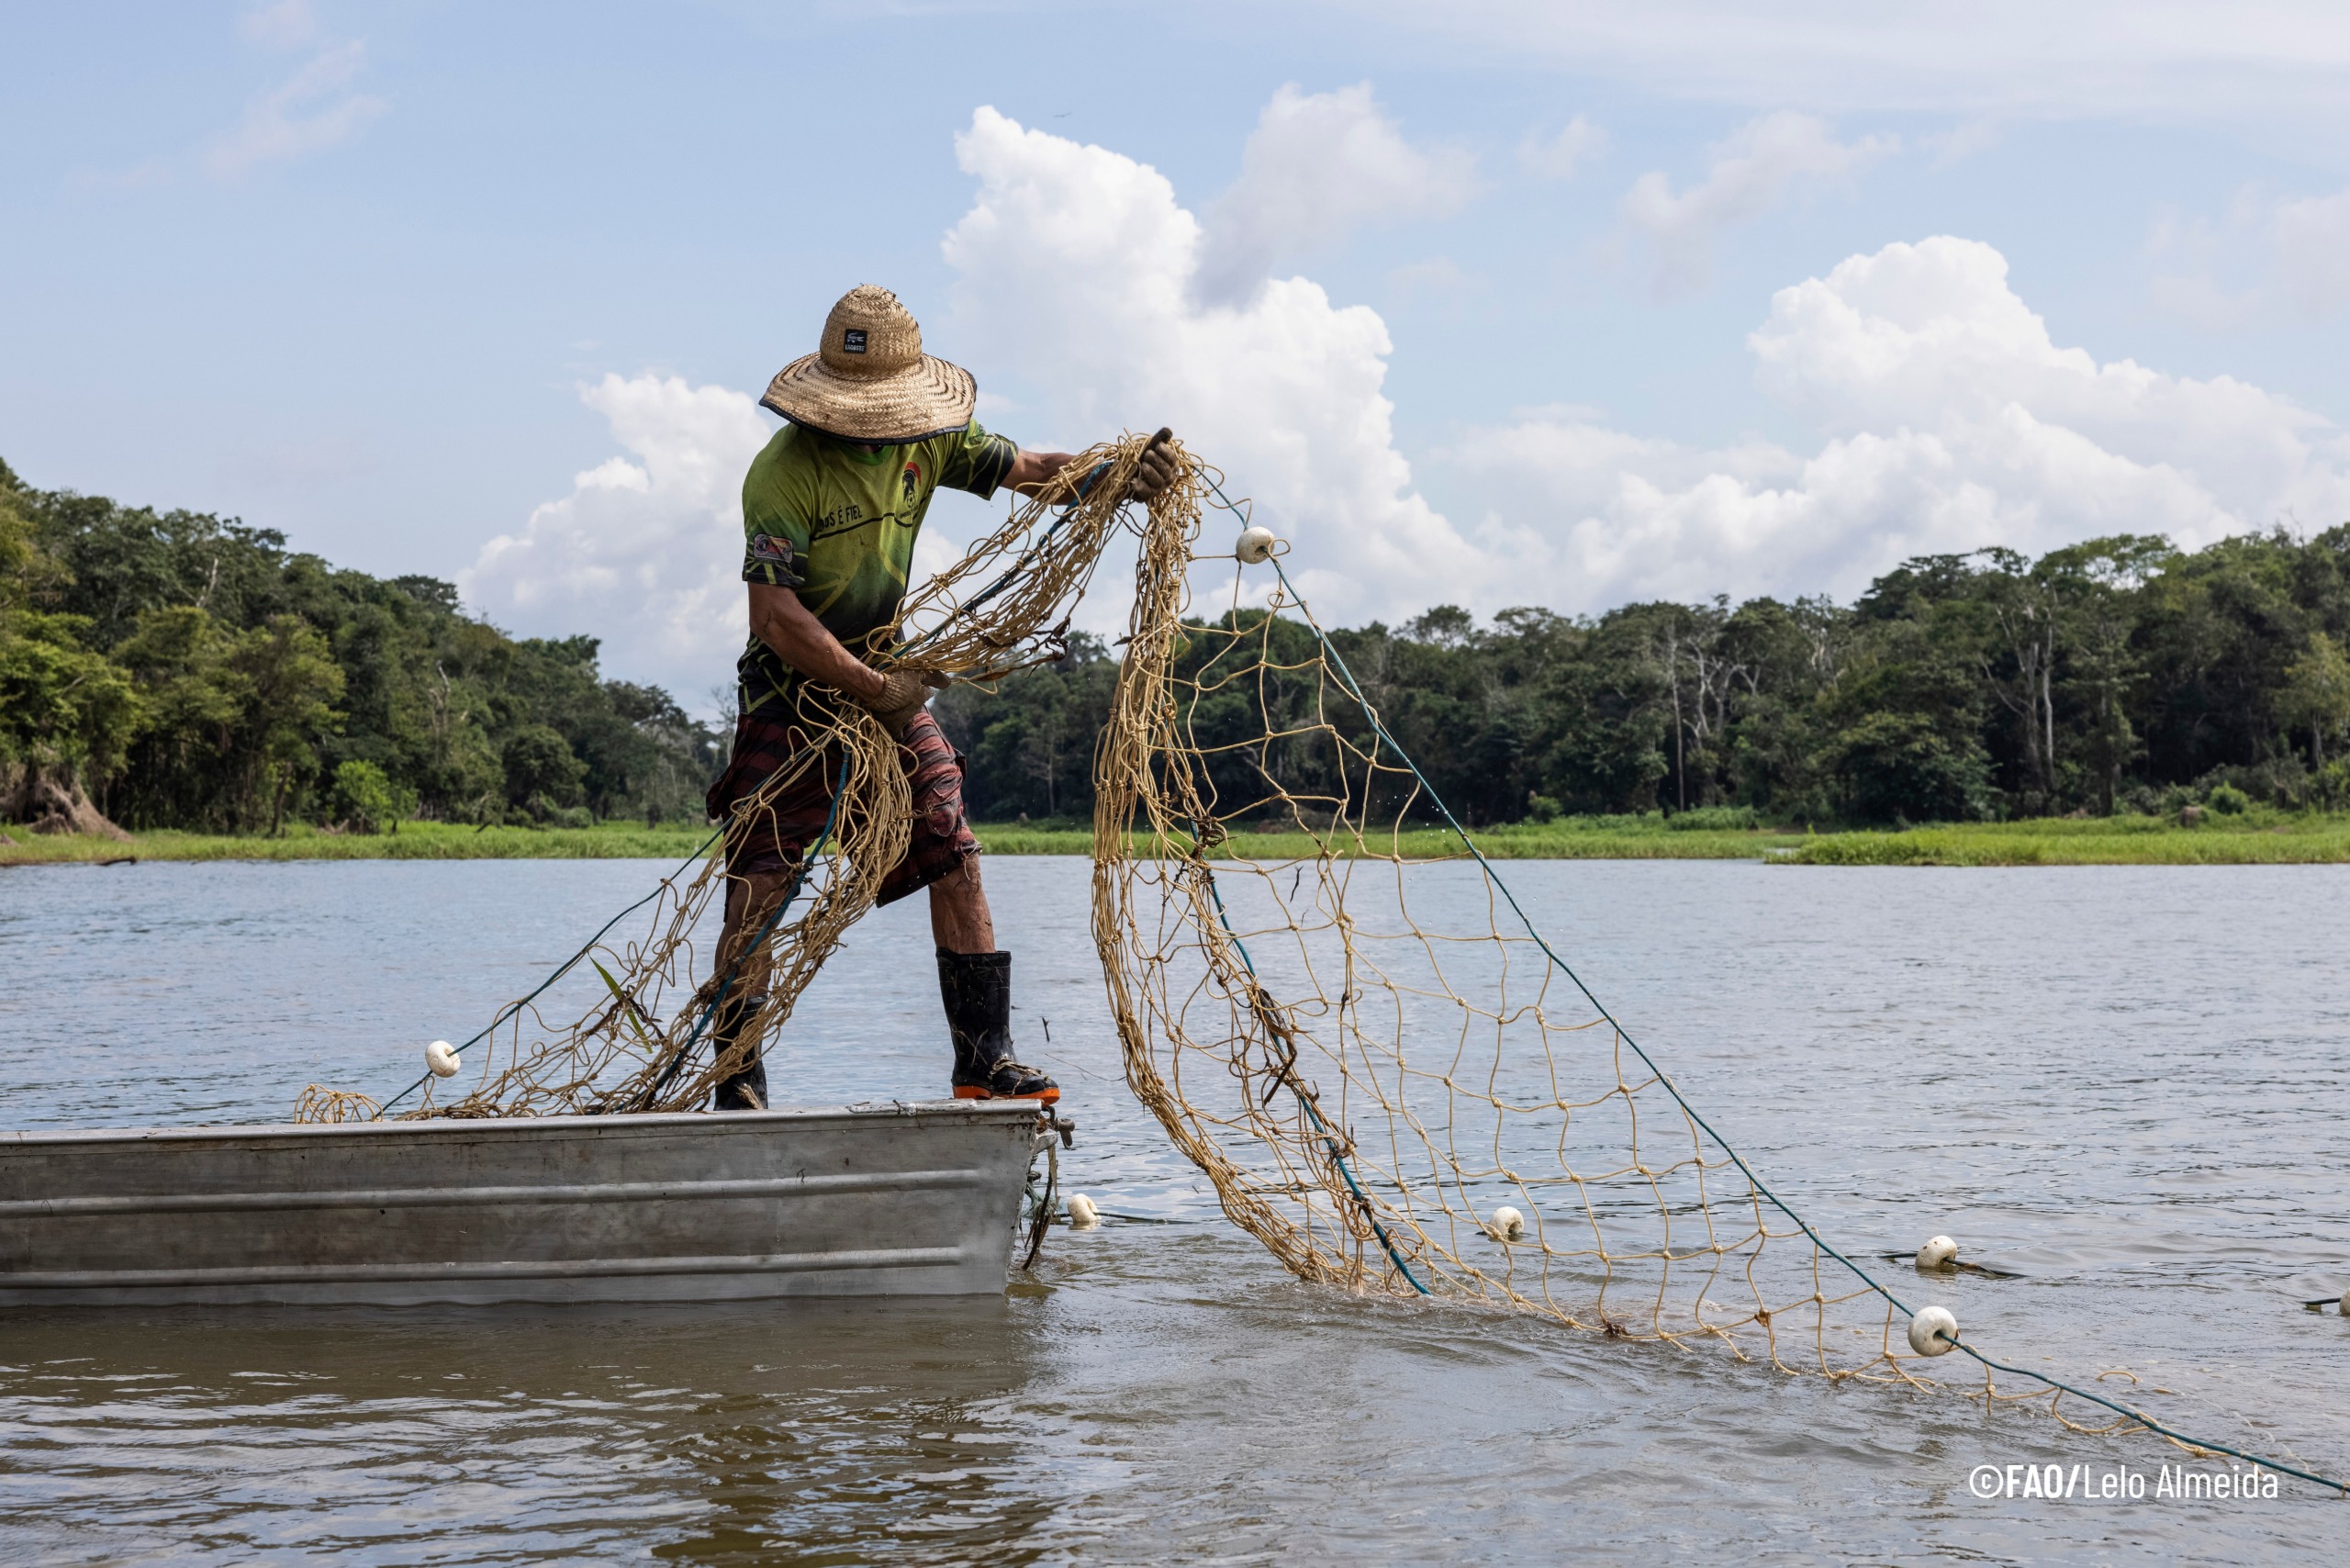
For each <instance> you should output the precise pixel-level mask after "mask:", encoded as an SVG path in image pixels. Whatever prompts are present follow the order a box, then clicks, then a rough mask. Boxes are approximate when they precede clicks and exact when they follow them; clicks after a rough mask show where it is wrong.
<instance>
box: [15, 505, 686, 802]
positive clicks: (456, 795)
mask: <svg viewBox="0 0 2350 1568" xmlns="http://www.w3.org/2000/svg"><path fill="white" fill-rule="evenodd" d="M596 653H597V644H596V639H595V638H593V637H590V636H577V637H565V638H553V639H549V638H514V637H509V636H507V635H506V634H505V633H502V632H500V631H498V629H497V628H495V627H493V626H490V625H488V624H487V623H485V622H481V621H478V620H476V619H474V618H472V617H470V616H468V615H466V614H465V613H464V611H463V610H461V609H460V608H459V606H458V602H457V590H456V589H455V588H453V586H451V585H450V584H448V583H444V582H441V581H438V580H436V579H434V578H431V577H395V578H390V579H385V578H380V577H370V576H368V575H367V574H366V573H364V572H353V571H345V570H341V569H339V568H337V567H334V566H329V565H328V564H327V563H326V562H324V561H322V560H320V559H319V557H317V556H315V555H306V554H298V553H296V552H293V551H289V550H288V549H286V547H285V538H284V536H283V535H281V534H279V533H276V532H273V531H271V530H268V529H259V528H248V527H246V526H244V525H243V524H242V523H240V522H238V521H234V520H233V519H222V518H218V517H213V516H209V515H205V514H201V513H195V512H186V511H168V512H157V511H154V510H151V509H149V508H144V507H126V506H120V505H117V504H116V503H115V502H113V501H110V500H106V499H105V498H100V497H95V496H79V495H73V494H71V493H68V492H49V491H40V490H34V489H29V488H27V487H23V486H22V485H20V484H19V483H18V482H17V477H16V476H15V475H14V474H13V473H12V472H10V471H9V470H8V468H7V467H6V465H5V464H0V806H5V807H6V810H5V811H4V812H0V820H6V821H11V822H16V823H32V824H39V825H45V826H47V827H49V828H51V829H59V828H65V829H79V830H83V831H85V832H98V833H105V832H106V831H107V830H108V826H109V824H119V825H121V826H123V827H127V828H130V829H133V830H141V829H167V830H175V831H190V832H202V833H208V834H241V835H250V834H259V835H277V834H284V833H285V832H287V831H288V830H289V829H290V828H292V827H294V826H297V825H298V824H302V823H320V824H323V823H340V824H342V825H343V826H345V827H346V828H348V829H349V830H352V831H354V832H357V833H360V834H369V833H373V832H376V831H379V830H382V829H385V828H388V827H389V826H391V825H392V823H395V822H397V821H399V820H401V819H403V818H411V819H412V818H420V817H421V818H425V819H431V820H437V821H441V822H446V823H465V824H468V825H469V826H481V825H485V824H487V825H493V826H498V825H505V824H509V823H515V824H520V823H529V824H532V825H556V826H568V827H573V828H585V827H587V826H588V825H589V824H590V823H593V822H596V821H598V820H601V819H606V818H612V817H624V818H630V819H632V820H636V821H640V822H641V821H643V820H644V819H645V818H646V817H647V816H651V817H653V818H655V819H656V820H657V819H660V818H664V817H674V816H682V815H686V814H688V813H690V814H692V815H694V816H696V817H697V818H698V817H699V813H700V811H701V794H702V790H704V788H705V787H706V786H707V784H708V781H709V779H710V778H711V776H712V774H713V773H714V771H715V769H716V768H717V767H718V766H719V765H720V764H721V762H722V758H723V749H724V741H723V738H722V737H721V736H720V735H719V734H716V733H715V732H713V731H712V730H711V728H710V726H708V725H706V724H703V723H700V722H697V721H696V720H695V719H693V718H692V717H691V716H690V715H688V713H687V712H686V711H684V709H683V708H682V707H681V706H680V705H679V704H678V703H677V701H676V700H674V699H673V698H671V696H670V695H669V694H668V693H667V692H666V691H663V690H661V689H659V688H657V687H648V686H637V685H633V684H632V683H630V682H627V681H621V680H607V679H605V678H602V676H601V675H600V674H599V671H598V669H597V665H596Z"/></svg>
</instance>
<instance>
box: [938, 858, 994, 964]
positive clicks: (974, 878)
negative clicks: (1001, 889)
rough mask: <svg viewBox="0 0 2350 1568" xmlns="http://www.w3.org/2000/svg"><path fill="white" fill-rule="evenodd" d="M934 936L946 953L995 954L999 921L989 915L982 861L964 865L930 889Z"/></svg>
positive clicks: (966, 860)
mask: <svg viewBox="0 0 2350 1568" xmlns="http://www.w3.org/2000/svg"><path fill="white" fill-rule="evenodd" d="M930 935H931V936H932V937H933V938H934V940H935V941H936V942H937V943H938V950H939V951H940V952H942V953H992V952H994V951H995V917H994V916H993V915H991V914H990V913H988V890H987V889H985V888H984V887H981V886H980V885H979V857H978V856H976V855H967V856H965V857H963V863H962V864H961V865H960V866H957V867H956V868H955V869H953V870H952V871H949V872H947V873H946V875H945V876H944V877H941V878H939V879H938V880H936V881H934V882H933V883H931V885H930Z"/></svg>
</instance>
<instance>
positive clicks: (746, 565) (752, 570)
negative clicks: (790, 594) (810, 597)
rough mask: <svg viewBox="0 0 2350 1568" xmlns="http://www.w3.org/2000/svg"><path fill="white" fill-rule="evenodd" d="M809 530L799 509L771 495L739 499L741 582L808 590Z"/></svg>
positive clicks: (745, 491) (746, 489) (765, 494)
mask: <svg viewBox="0 0 2350 1568" xmlns="http://www.w3.org/2000/svg"><path fill="white" fill-rule="evenodd" d="M809 532H810V530H809V527H808V523H807V521H806V520H805V519H804V518H803V517H802V516H801V515H800V509H799V508H797V507H794V506H792V505H791V504H790V503H789V500H788V499H786V498H782V497H778V496H777V495H775V494H773V493H772V492H768V493H764V494H761V495H758V496H753V495H751V494H750V493H749V490H748V487H745V490H744V497H743V580H744V582H746V583H766V584H767V586H768V587H770V588H805V587H807V586H808V576H807V573H808V535H809Z"/></svg>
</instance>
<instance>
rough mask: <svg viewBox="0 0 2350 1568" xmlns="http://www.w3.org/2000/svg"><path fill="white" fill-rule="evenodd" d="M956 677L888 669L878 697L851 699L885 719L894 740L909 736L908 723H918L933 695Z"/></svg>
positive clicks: (929, 671) (937, 673) (885, 726)
mask: <svg viewBox="0 0 2350 1568" xmlns="http://www.w3.org/2000/svg"><path fill="white" fill-rule="evenodd" d="M952 680H953V677H951V676H947V675H945V674H942V673H941V672H939V671H937V670H908V669H893V670H885V671H883V672H882V676H881V691H880V695H878V696H877V697H871V698H865V697H856V696H851V697H850V698H849V700H850V701H852V702H854V703H856V705H857V706H858V707H860V708H862V709H864V710H865V711H867V712H868V713H871V714H872V715H873V716H874V717H875V718H877V719H878V720H880V721H881V727H882V728H883V729H885V730H887V731H889V732H890V739H891V740H903V739H905V738H906V726H907V725H908V724H911V723H912V722H914V715H915V714H917V713H919V712H921V711H922V707H923V703H925V702H927V701H929V700H930V694H931V693H932V692H934V691H935V690H937V689H940V688H941V687H944V686H946V685H949V684H950V683H951V682H952Z"/></svg>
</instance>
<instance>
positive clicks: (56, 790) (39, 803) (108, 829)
mask: <svg viewBox="0 0 2350 1568" xmlns="http://www.w3.org/2000/svg"><path fill="white" fill-rule="evenodd" d="M7 817H8V820H9V821H10V822H16V823H26V824H27V825H28V826H29V827H31V829H32V830H33V831H34V832H35V833H81V834H90V835H92V836H93V837H96V838H111V839H114V840H116V841H117V842H118V843H122V844H128V843H129V842H130V835H129V834H127V833H125V832H123V831H122V829H120V828H118V827H117V826H116V825H115V824H114V823H111V822H108V821H107V820H106V815H105V813H103V812H100V811H99V810H98V808H97V807H95V806H94V805H92V804H91V803H90V798H89V796H87V795H85V794H84V793H83V792H82V787H81V786H80V785H79V784H76V783H75V782H73V779H71V778H65V779H57V778H50V776H49V775H48V774H47V773H45V772H44V771H42V770H41V769H40V768H39V767H34V766H32V765H30V764H28V765H27V766H26V767H25V768H24V769H23V771H22V772H21V773H19V774H18V776H17V781H16V787H15V789H14V790H11V791H10V792H9V798H8V811H7Z"/></svg>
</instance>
